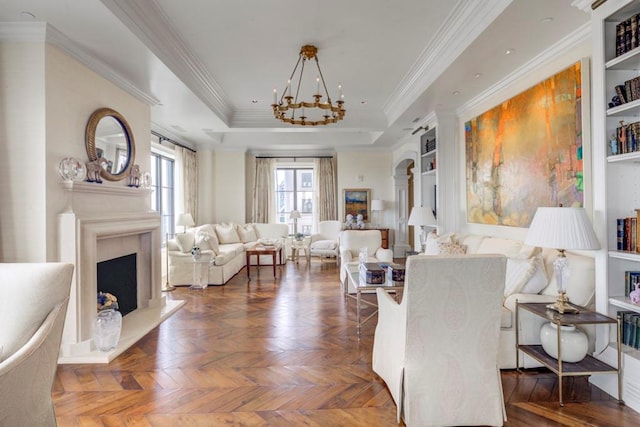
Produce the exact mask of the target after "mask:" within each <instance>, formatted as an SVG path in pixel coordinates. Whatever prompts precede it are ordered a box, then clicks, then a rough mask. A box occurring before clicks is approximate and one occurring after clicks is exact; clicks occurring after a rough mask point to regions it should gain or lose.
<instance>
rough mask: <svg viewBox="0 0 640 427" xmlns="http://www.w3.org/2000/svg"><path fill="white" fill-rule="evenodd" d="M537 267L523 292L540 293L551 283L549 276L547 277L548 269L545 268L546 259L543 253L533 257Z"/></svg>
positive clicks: (521, 291)
mask: <svg viewBox="0 0 640 427" xmlns="http://www.w3.org/2000/svg"><path fill="white" fill-rule="evenodd" d="M531 259H532V262H533V264H534V265H535V266H536V269H535V271H534V273H533V275H532V276H531V278H530V279H529V280H528V281H527V283H525V284H524V286H523V287H522V289H521V290H520V293H523V294H539V293H540V291H542V290H543V289H544V288H546V287H547V285H548V284H549V278H548V277H547V271H546V269H545V268H544V260H543V259H542V256H541V255H537V256H534V257H532V258H531Z"/></svg>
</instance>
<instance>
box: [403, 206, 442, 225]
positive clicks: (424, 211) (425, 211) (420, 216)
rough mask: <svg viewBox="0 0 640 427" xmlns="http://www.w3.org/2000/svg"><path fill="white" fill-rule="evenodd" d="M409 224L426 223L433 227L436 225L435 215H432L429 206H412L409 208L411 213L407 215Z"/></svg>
mask: <svg viewBox="0 0 640 427" xmlns="http://www.w3.org/2000/svg"><path fill="white" fill-rule="evenodd" d="M407 224H409V225H428V226H432V227H435V226H436V225H438V222H437V221H436V217H434V216H433V211H432V210H431V207H429V206H414V207H413V208H412V209H411V215H409V221H408V222H407Z"/></svg>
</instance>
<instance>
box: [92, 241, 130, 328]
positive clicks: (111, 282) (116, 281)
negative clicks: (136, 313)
mask: <svg viewBox="0 0 640 427" xmlns="http://www.w3.org/2000/svg"><path fill="white" fill-rule="evenodd" d="M136 258H137V255H136V254H135V253H134V254H129V255H125V256H121V257H118V258H113V259H109V260H106V261H102V262H99V263H98V292H108V293H110V294H112V295H113V296H115V297H116V298H117V299H118V308H119V311H120V313H122V315H123V316H125V315H127V314H128V313H131V312H132V311H133V310H135V309H137V308H138V274H137V271H136Z"/></svg>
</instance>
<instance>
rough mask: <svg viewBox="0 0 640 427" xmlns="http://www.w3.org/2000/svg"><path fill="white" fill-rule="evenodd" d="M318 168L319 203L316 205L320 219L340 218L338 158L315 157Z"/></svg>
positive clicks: (317, 191)
mask: <svg viewBox="0 0 640 427" xmlns="http://www.w3.org/2000/svg"><path fill="white" fill-rule="evenodd" d="M315 168H316V177H317V178H316V180H315V181H316V186H317V188H316V194H317V197H318V203H317V204H316V206H317V207H318V209H317V215H318V221H329V220H337V219H338V189H337V182H338V179H337V178H338V177H337V170H336V169H337V168H336V159H335V158H334V157H332V158H320V159H315Z"/></svg>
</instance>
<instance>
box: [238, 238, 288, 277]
mask: <svg viewBox="0 0 640 427" xmlns="http://www.w3.org/2000/svg"><path fill="white" fill-rule="evenodd" d="M245 252H246V254H247V278H248V279H249V281H251V255H256V256H257V258H258V265H257V267H258V268H260V255H271V256H272V257H273V278H274V279H275V277H276V255H277V254H280V261H281V262H282V246H270V247H265V246H254V247H253V248H250V249H247V250H246V251H245Z"/></svg>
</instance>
